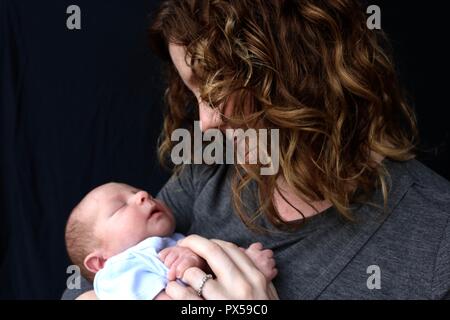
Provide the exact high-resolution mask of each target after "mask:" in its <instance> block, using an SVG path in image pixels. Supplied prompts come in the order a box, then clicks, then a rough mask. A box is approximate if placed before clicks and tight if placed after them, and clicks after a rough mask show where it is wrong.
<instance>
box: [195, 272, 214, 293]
mask: <svg viewBox="0 0 450 320" xmlns="http://www.w3.org/2000/svg"><path fill="white" fill-rule="evenodd" d="M212 277H213V276H212V274H205V276H204V277H203V279H202V283H200V287H199V288H198V290H197V295H198V296H199V297H201V296H202V290H203V287H204V286H205V283H206V281H208V280H209V279H212Z"/></svg>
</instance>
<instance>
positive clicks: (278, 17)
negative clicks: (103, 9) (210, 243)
mask: <svg viewBox="0 0 450 320" xmlns="http://www.w3.org/2000/svg"><path fill="white" fill-rule="evenodd" d="M366 20H367V15H366V14H365V9H364V8H363V5H362V4H361V2H360V1H358V0H277V1H269V0H228V1H224V0H166V1H163V3H162V4H161V7H160V9H159V11H157V13H156V15H155V17H154V20H153V22H152V25H151V28H150V43H151V46H152V47H153V49H154V50H155V51H156V52H157V53H158V54H159V55H160V56H161V57H162V58H163V59H164V60H165V61H167V62H168V63H167V68H168V77H169V82H168V89H167V90H166V94H165V101H166V105H167V109H166V114H165V120H164V128H163V134H162V136H161V137H162V139H161V140H160V146H159V151H160V160H161V161H162V162H163V163H164V162H166V159H167V156H168V154H170V150H171V148H172V147H173V142H172V141H170V137H171V133H172V132H173V130H174V129H177V128H180V127H184V128H190V127H192V123H193V121H194V120H196V119H198V114H197V111H196V108H193V107H192V106H193V105H194V106H195V102H196V99H195V97H194V95H193V94H192V93H191V92H190V91H189V89H188V88H187V87H186V86H185V85H184V83H183V82H182V79H181V78H180V76H179V75H178V73H177V70H176V69H175V67H174V66H173V65H172V63H171V59H170V55H169V53H168V44H169V43H174V44H178V45H183V46H185V47H186V57H189V58H190V59H186V61H188V62H189V65H190V67H191V68H192V71H193V74H194V76H195V79H196V81H197V84H198V86H199V89H200V96H201V98H202V99H203V100H205V101H208V102H209V104H210V106H211V108H218V110H220V106H222V105H224V103H226V102H227V99H229V98H230V97H231V96H233V99H234V106H235V107H234V110H233V114H232V115H231V116H230V117H225V116H223V115H222V116H223V119H222V120H223V121H225V122H226V123H227V124H229V125H231V126H233V127H247V128H278V129H279V136H280V142H279V145H280V171H279V173H278V174H277V175H274V176H261V175H260V174H259V169H260V168H259V166H258V165H237V166H235V168H236V174H235V175H234V179H233V184H232V190H233V204H234V208H235V209H236V211H237V212H238V214H239V215H240V217H241V218H242V220H243V221H244V222H245V223H246V224H247V225H248V226H250V227H254V224H253V222H254V220H255V218H256V217H258V216H259V215H260V214H266V216H267V217H268V218H269V220H270V221H271V222H272V223H273V224H274V225H275V226H277V227H279V228H281V227H298V225H299V224H298V222H293V223H289V222H286V221H284V220H283V219H282V218H281V217H280V215H279V213H278V212H277V210H276V208H275V206H274V198H273V195H274V191H275V190H276V189H277V183H276V180H277V178H278V177H279V176H282V177H283V178H284V179H285V180H286V183H287V184H288V186H290V187H291V189H292V190H294V191H295V194H296V195H297V196H299V197H301V198H302V199H304V200H305V201H307V202H308V203H309V204H311V203H312V202H313V201H319V200H323V199H325V200H329V201H330V202H331V203H332V204H333V205H334V206H335V208H336V209H337V210H338V211H339V212H340V213H342V214H343V215H344V216H345V217H347V218H350V219H351V218H352V217H351V214H350V213H351V210H350V204H352V203H355V202H366V203H367V202H368V199H369V197H370V195H371V194H372V191H373V190H374V189H375V188H377V187H380V188H381V189H382V192H383V196H384V204H385V205H386V202H387V195H388V184H387V183H386V177H387V171H386V170H385V168H384V166H383V163H381V164H380V165H379V164H378V163H377V162H375V161H374V159H373V157H372V155H373V153H376V154H378V155H380V156H383V157H387V158H389V159H391V160H397V161H406V160H409V159H411V158H413V157H414V149H415V146H416V144H417V127H416V120H415V115H414V113H413V111H412V108H410V106H409V105H408V103H407V98H406V94H405V92H404V90H403V89H402V88H401V86H400V85H399V82H398V79H397V75H396V71H395V67H394V64H393V59H392V54H391V52H392V48H391V47H390V44H389V41H388V37H387V36H386V34H385V33H384V32H383V31H382V30H369V29H368V27H367V25H366ZM244 105H245V106H246V108H249V111H248V110H247V109H246V112H245V113H244V112H243V110H242V109H243V108H242V106H244ZM251 181H256V183H257V185H258V195H259V200H260V205H261V206H260V208H259V210H258V212H256V213H250V212H245V209H244V203H243V201H242V196H241V195H242V191H243V190H244V188H245V187H246V186H247V185H248V184H249V183H250V182H251Z"/></svg>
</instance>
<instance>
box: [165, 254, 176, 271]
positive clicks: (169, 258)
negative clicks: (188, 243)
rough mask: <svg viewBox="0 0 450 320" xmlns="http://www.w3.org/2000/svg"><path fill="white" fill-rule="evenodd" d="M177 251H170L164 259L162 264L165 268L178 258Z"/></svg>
mask: <svg viewBox="0 0 450 320" xmlns="http://www.w3.org/2000/svg"><path fill="white" fill-rule="evenodd" d="M178 256H179V254H178V252H175V251H172V252H170V253H169V254H168V255H167V257H166V259H165V260H164V264H165V265H166V267H167V268H170V267H171V266H172V264H173V263H174V262H175V261H176V260H177V259H178Z"/></svg>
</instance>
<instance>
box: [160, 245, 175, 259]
mask: <svg viewBox="0 0 450 320" xmlns="http://www.w3.org/2000/svg"><path fill="white" fill-rule="evenodd" d="M171 251H172V248H171V247H169V248H165V249H163V250H161V251H160V252H159V254H158V257H159V259H160V260H161V261H164V260H165V259H166V257H167V255H168V254H169V253H170V252H171Z"/></svg>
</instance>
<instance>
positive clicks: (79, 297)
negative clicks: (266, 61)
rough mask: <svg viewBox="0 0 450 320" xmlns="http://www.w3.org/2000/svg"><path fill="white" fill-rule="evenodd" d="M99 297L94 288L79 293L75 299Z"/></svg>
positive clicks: (94, 298)
mask: <svg viewBox="0 0 450 320" xmlns="http://www.w3.org/2000/svg"><path fill="white" fill-rule="evenodd" d="M97 299H98V298H97V296H96V295H95V292H94V290H91V291H87V292H85V293H83V294H81V295H79V296H78V297H77V298H76V299H75V300H97Z"/></svg>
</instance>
